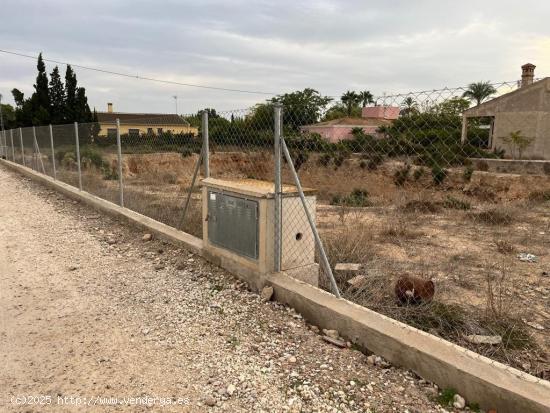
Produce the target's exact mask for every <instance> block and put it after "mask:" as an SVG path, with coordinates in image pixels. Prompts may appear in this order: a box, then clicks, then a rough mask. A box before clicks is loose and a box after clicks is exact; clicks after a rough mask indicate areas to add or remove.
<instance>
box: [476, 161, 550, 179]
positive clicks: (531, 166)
mask: <svg viewBox="0 0 550 413" xmlns="http://www.w3.org/2000/svg"><path fill="white" fill-rule="evenodd" d="M470 161H471V162H472V165H473V167H474V169H475V170H478V171H484V172H497V173H508V174H518V175H545V176H550V161H546V160H514V159H477V158H470Z"/></svg>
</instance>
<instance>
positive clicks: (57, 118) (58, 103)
mask: <svg viewBox="0 0 550 413" xmlns="http://www.w3.org/2000/svg"><path fill="white" fill-rule="evenodd" d="M65 107H66V106H65V87H64V86H63V82H62V81H61V76H60V74H59V68H58V67H57V66H56V67H54V69H53V71H52V73H50V117H51V122H52V123H53V124H61V123H63V122H64V121H65Z"/></svg>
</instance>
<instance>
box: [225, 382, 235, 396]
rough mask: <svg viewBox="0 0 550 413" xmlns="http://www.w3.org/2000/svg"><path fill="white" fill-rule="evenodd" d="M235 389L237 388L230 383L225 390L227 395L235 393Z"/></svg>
mask: <svg viewBox="0 0 550 413" xmlns="http://www.w3.org/2000/svg"><path fill="white" fill-rule="evenodd" d="M235 390H237V389H236V388H235V386H234V385H233V384H230V385H229V386H227V389H226V390H225V391H226V393H227V394H228V395H229V396H233V393H235Z"/></svg>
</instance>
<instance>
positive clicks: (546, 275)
mask: <svg viewBox="0 0 550 413" xmlns="http://www.w3.org/2000/svg"><path fill="white" fill-rule="evenodd" d="M541 275H542V276H543V277H550V272H549V271H543V272H542V273H541Z"/></svg>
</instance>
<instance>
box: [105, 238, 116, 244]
mask: <svg viewBox="0 0 550 413" xmlns="http://www.w3.org/2000/svg"><path fill="white" fill-rule="evenodd" d="M107 244H109V245H114V244H116V239H114V238H107Z"/></svg>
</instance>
